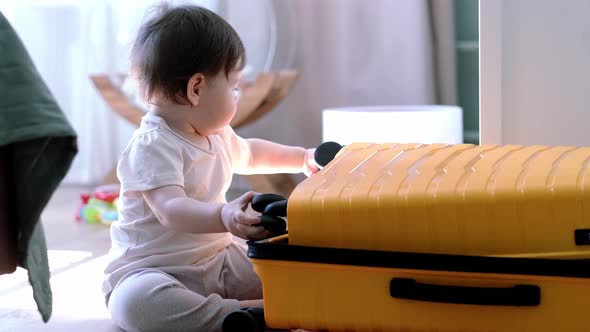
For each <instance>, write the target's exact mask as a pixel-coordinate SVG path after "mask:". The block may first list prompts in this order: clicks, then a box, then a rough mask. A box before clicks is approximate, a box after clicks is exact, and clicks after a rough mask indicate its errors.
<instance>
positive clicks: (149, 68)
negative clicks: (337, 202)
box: [103, 5, 318, 331]
mask: <svg viewBox="0 0 590 332" xmlns="http://www.w3.org/2000/svg"><path fill="white" fill-rule="evenodd" d="M130 60H131V64H132V72H133V73H134V74H135V76H136V78H137V80H138V86H139V87H140V89H141V91H142V92H143V95H144V96H145V98H146V100H147V101H148V102H149V103H150V104H151V105H152V109H151V111H150V112H149V113H147V114H146V115H145V116H144V117H143V119H142V123H141V126H140V128H139V129H138V130H137V131H136V132H135V133H134V135H133V138H132V139H131V141H130V143H129V145H128V146H127V148H126V149H125V151H124V152H123V154H122V155H121V157H120V159H119V162H118V166H117V175H118V177H119V180H120V181H121V195H120V202H119V220H118V221H116V222H114V223H113V225H112V228H111V239H112V248H111V250H110V257H111V259H110V263H109V264H108V266H107V267H106V270H105V281H104V283H103V291H104V294H105V298H106V303H107V306H108V309H109V311H110V313H111V316H112V318H113V320H114V321H115V322H116V323H117V324H118V325H119V326H120V327H121V328H122V329H124V330H126V331H220V330H221V324H222V322H223V319H224V318H225V316H226V315H227V314H229V313H230V312H232V311H234V310H239V309H240V308H241V307H256V306H258V307H261V306H262V286H261V282H260V280H259V279H258V277H257V276H256V274H255V273H254V271H253V269H252V266H251V263H250V262H249V260H248V258H247V256H246V248H245V246H244V245H243V244H242V243H243V242H240V241H236V239H235V238H234V236H237V237H240V238H243V239H254V240H256V239H261V238H264V237H267V236H269V233H268V231H266V230H265V229H264V228H263V227H258V226H256V224H258V223H260V218H259V217H258V216H252V215H248V214H246V213H245V212H244V211H245V209H246V207H247V205H248V204H249V203H250V201H251V199H252V197H253V196H254V194H255V193H254V192H248V193H246V194H244V195H242V196H241V197H239V198H237V199H235V200H233V201H231V202H229V203H228V202H227V201H226V200H225V194H226V191H227V189H228V188H229V185H230V182H231V179H232V175H233V174H234V173H239V174H252V173H269V172H290V173H298V172H304V173H306V174H308V175H309V174H311V173H314V172H316V171H317V170H318V168H317V165H316V164H315V162H314V160H313V150H311V149H308V150H306V149H303V148H300V147H291V146H284V145H280V144H276V143H272V142H269V141H265V140H261V139H244V138H241V137H239V136H237V135H236V134H235V132H234V131H233V130H232V128H231V127H229V123H230V121H231V120H232V118H233V116H234V114H235V113H236V102H237V92H238V83H239V81H240V71H241V69H242V68H243V67H244V64H245V50H244V46H243V44H242V42H241V40H240V38H239V36H238V34H237V33H236V31H234V29H233V28H232V27H231V26H230V25H229V24H228V23H227V22H226V21H224V20H223V19H222V18H221V17H220V16H218V15H216V14H215V13H213V12H211V11H209V10H207V9H204V8H201V7H197V6H191V5H183V6H179V7H170V6H161V7H159V8H158V9H157V11H156V12H155V13H154V15H152V16H150V17H148V19H147V20H146V21H145V22H144V23H143V24H142V26H141V27H140V29H139V32H138V35H137V39H136V40H135V43H134V45H133V49H132V52H131V57H130Z"/></svg>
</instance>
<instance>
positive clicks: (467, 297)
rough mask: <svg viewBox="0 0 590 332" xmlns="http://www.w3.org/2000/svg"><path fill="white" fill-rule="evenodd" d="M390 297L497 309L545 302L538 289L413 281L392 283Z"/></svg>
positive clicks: (399, 280) (400, 279)
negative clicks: (495, 306) (488, 306)
mask: <svg viewBox="0 0 590 332" xmlns="http://www.w3.org/2000/svg"><path fill="white" fill-rule="evenodd" d="M389 295H391V297H394V298H398V299H407V300H417V301H427V302H441V303H455V304H476V305H497V306H537V305H539V303H540V302H541V291H540V289H539V286H535V285H515V286H513V287H508V288H497V287H463V286H448V285H433V284H425V283H419V282H417V281H416V280H415V279H410V278H393V279H391V282H390V283H389Z"/></svg>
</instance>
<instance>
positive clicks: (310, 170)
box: [303, 149, 320, 176]
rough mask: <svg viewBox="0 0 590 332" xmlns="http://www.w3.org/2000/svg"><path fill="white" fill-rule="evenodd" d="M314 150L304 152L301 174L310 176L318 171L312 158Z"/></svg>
mask: <svg viewBox="0 0 590 332" xmlns="http://www.w3.org/2000/svg"><path fill="white" fill-rule="evenodd" d="M314 153H315V149H307V150H305V158H304V160H303V174H305V175H307V176H310V175H312V174H314V173H316V172H318V171H319V170H320V168H319V167H318V164H317V163H316V162H315V157H314Z"/></svg>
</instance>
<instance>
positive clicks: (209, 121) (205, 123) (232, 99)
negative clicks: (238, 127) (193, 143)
mask: <svg viewBox="0 0 590 332" xmlns="http://www.w3.org/2000/svg"><path fill="white" fill-rule="evenodd" d="M240 78H241V72H240V71H238V70H233V71H231V72H230V73H229V75H227V77H226V75H225V72H223V71H222V72H220V73H218V74H217V75H215V76H209V77H206V78H205V80H206V82H207V83H206V86H205V88H204V89H202V90H201V91H200V93H199V94H200V95H199V104H198V108H199V109H198V111H197V112H195V116H198V117H199V119H198V121H199V124H200V125H199V127H200V129H201V135H205V136H206V135H212V134H217V133H219V132H221V130H222V129H223V128H225V127H226V126H228V125H229V123H230V122H231V120H232V119H233V117H234V115H235V114H236V110H237V101H238V96H237V95H238V93H237V92H238V84H239V82H240Z"/></svg>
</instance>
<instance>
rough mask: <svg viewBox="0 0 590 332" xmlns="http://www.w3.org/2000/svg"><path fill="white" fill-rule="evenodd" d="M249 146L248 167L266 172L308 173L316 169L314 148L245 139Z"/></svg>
mask: <svg viewBox="0 0 590 332" xmlns="http://www.w3.org/2000/svg"><path fill="white" fill-rule="evenodd" d="M246 142H247V143H248V146H249V148H250V161H249V163H248V168H249V169H255V170H258V171H260V170H264V171H265V172H266V173H300V172H303V173H305V174H306V175H310V174H312V173H315V172H317V171H318V167H317V165H316V163H315V161H314V159H313V153H314V149H307V150H306V149H304V148H302V147H296V146H287V145H282V144H277V143H273V142H270V141H266V140H262V139H256V138H250V139H246Z"/></svg>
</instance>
